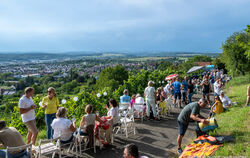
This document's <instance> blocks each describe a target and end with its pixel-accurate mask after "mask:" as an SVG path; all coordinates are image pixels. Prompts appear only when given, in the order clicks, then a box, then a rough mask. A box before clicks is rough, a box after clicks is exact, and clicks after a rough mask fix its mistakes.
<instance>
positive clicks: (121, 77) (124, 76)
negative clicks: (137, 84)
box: [96, 65, 128, 91]
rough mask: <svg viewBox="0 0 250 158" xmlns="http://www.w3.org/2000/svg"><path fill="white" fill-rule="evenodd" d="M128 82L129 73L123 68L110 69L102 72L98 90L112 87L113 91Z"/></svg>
mask: <svg viewBox="0 0 250 158" xmlns="http://www.w3.org/2000/svg"><path fill="white" fill-rule="evenodd" d="M126 80H128V71H127V70H125V68H124V67H123V66H120V65H118V66H115V67H114V68H112V67H108V68H105V69H103V70H102V71H101V73H100V75H99V79H98V80H97V83H96V88H97V89H99V90H100V89H103V88H105V87H110V88H111V90H112V91H113V90H115V89H117V88H118V87H119V85H122V84H123V82H124V81H126Z"/></svg>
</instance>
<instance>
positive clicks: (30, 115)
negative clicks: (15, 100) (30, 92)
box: [19, 95, 35, 122]
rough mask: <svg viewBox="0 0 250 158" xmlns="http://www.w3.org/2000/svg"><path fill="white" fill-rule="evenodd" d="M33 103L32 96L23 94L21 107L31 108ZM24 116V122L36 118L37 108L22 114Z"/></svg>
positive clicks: (20, 102) (20, 100) (20, 101)
mask: <svg viewBox="0 0 250 158" xmlns="http://www.w3.org/2000/svg"><path fill="white" fill-rule="evenodd" d="M32 105H34V102H33V100H32V97H30V98H27V97H26V96H25V95H23V96H22V97H21V98H20V99H19V108H24V109H27V108H30V107H31V106H32ZM21 117H22V121H23V122H28V121H31V120H35V110H34V109H31V110H30V111H28V112H26V113H24V114H21Z"/></svg>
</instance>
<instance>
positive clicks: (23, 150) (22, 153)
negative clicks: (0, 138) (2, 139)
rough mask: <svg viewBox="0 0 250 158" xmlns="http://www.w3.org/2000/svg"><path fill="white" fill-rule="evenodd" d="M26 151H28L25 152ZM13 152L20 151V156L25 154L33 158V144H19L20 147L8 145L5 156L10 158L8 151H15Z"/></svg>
mask: <svg viewBox="0 0 250 158" xmlns="http://www.w3.org/2000/svg"><path fill="white" fill-rule="evenodd" d="M27 149H28V150H27ZM20 151H21V152H20ZM25 151H27V152H28V153H27V154H25ZM13 152H20V153H19V154H18V155H19V157H20V158H22V156H24V155H27V156H29V157H30V158H32V144H27V145H23V146H18V147H8V146H7V148H6V155H5V158H8V153H13Z"/></svg>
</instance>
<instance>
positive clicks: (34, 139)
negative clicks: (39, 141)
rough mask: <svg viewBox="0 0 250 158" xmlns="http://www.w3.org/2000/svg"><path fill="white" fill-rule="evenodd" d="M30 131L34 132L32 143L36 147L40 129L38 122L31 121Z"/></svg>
mask: <svg viewBox="0 0 250 158" xmlns="http://www.w3.org/2000/svg"><path fill="white" fill-rule="evenodd" d="M30 130H31V132H32V138H31V141H32V144H33V145H35V144H36V138H37V135H38V129H37V127H36V120H32V121H31V126H30Z"/></svg>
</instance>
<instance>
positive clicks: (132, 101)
mask: <svg viewBox="0 0 250 158" xmlns="http://www.w3.org/2000/svg"><path fill="white" fill-rule="evenodd" d="M134 103H135V99H131V102H130V105H131V108H132V106H133V104H134Z"/></svg>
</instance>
